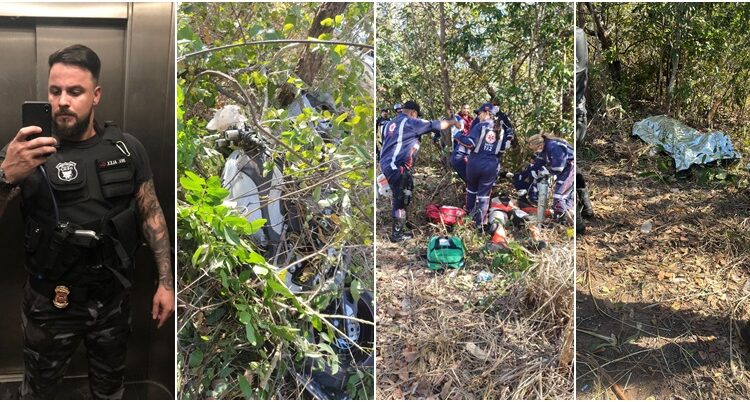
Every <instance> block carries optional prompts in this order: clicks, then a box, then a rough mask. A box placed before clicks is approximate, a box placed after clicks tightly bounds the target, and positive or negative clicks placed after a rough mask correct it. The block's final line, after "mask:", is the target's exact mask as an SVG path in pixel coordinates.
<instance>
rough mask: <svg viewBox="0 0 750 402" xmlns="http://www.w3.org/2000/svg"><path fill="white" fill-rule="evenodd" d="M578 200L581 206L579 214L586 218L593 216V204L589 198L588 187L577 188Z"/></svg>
mask: <svg viewBox="0 0 750 402" xmlns="http://www.w3.org/2000/svg"><path fill="white" fill-rule="evenodd" d="M578 200H579V202H580V206H581V216H583V217H584V218H586V219H591V218H593V217H594V206H593V205H592V204H591V198H589V189H587V188H579V189H578Z"/></svg>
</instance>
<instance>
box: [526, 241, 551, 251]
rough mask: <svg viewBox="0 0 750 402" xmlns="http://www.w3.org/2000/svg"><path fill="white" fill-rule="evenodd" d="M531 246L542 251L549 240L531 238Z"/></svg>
mask: <svg viewBox="0 0 750 402" xmlns="http://www.w3.org/2000/svg"><path fill="white" fill-rule="evenodd" d="M528 244H529V248H530V249H533V250H536V251H542V250H544V249H545V248H546V247H547V242H546V241H544V240H529V243H528Z"/></svg>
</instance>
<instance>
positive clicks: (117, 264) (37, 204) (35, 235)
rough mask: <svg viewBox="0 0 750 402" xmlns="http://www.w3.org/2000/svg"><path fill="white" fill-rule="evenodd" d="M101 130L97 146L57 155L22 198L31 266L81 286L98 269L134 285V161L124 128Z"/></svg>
mask: <svg viewBox="0 0 750 402" xmlns="http://www.w3.org/2000/svg"><path fill="white" fill-rule="evenodd" d="M97 133H98V134H97V135H101V136H102V137H101V140H100V141H98V143H96V144H95V145H93V146H91V147H88V148H76V147H68V148H66V147H65V146H64V145H63V146H62V147H61V148H60V149H59V150H58V152H57V153H55V154H53V155H51V156H50V157H49V158H48V159H47V161H46V162H45V163H44V165H43V168H44V169H43V171H41V170H40V171H39V172H37V173H36V175H37V178H40V177H41V179H40V180H38V181H39V183H38V185H37V186H36V187H37V188H36V191H35V192H34V193H35V195H34V196H33V197H24V199H23V202H22V211H23V216H24V219H25V222H26V236H25V245H26V268H27V270H28V271H29V272H30V273H31V274H32V275H33V276H34V277H35V278H36V279H44V280H49V281H60V280H62V281H66V282H76V281H82V280H85V276H86V275H87V273H86V272H87V270H88V269H89V268H91V267H96V268H97V269H100V268H107V269H108V271H111V272H112V273H113V274H114V275H115V276H116V277H117V279H119V280H120V281H121V282H123V280H125V281H124V282H123V285H125V286H126V287H128V286H129V281H127V279H126V278H125V277H126V276H130V275H129V273H128V272H127V271H128V268H130V267H131V265H132V264H131V262H132V257H133V255H134V254H135V252H136V250H137V248H138V246H139V244H140V238H139V233H140V230H139V219H138V214H137V208H136V202H135V193H136V191H137V189H136V182H135V181H136V177H135V166H134V164H133V162H134V158H133V155H132V154H131V148H129V146H128V144H127V141H126V139H125V136H124V135H123V133H122V131H121V130H120V129H119V128H118V127H117V126H115V125H113V124H108V125H105V129H104V130H97ZM61 211H64V213H62V214H61ZM92 211H95V212H94V215H93V216H92Z"/></svg>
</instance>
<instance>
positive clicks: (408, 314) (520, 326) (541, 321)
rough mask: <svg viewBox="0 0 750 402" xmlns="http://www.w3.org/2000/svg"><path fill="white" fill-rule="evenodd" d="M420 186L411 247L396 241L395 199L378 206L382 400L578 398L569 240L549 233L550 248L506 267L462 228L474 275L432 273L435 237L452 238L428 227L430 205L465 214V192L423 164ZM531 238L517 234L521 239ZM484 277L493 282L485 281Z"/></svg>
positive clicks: (560, 232)
mask: <svg viewBox="0 0 750 402" xmlns="http://www.w3.org/2000/svg"><path fill="white" fill-rule="evenodd" d="M415 187H416V188H415V197H414V201H413V202H412V205H411V207H410V212H409V220H410V221H411V222H413V223H414V226H415V229H414V235H415V236H414V239H412V240H407V241H405V242H402V243H399V244H393V243H391V242H390V241H389V240H388V234H389V233H390V230H391V220H390V210H391V208H390V199H389V198H384V197H379V198H378V200H377V212H378V225H377V236H376V246H377V264H376V286H377V288H376V292H377V293H376V294H377V321H376V322H377V358H376V377H377V381H376V383H377V394H376V398H377V399H469V400H471V399H571V398H572V395H573V372H572V370H573V369H572V364H571V363H570V360H571V359H572V351H573V349H572V308H573V305H572V289H573V274H572V267H573V256H572V254H573V253H572V251H573V241H572V239H571V238H569V237H568V236H569V234H570V232H569V231H568V230H566V229H565V228H560V227H557V228H550V229H546V232H548V233H547V234H548V235H549V236H550V238H552V239H553V240H552V246H551V247H548V249H546V250H545V251H544V252H542V253H538V252H534V253H530V254H525V253H521V254H522V255H521V256H519V258H518V260H513V262H511V263H510V264H505V265H503V264H498V263H497V260H495V258H496V254H490V253H485V252H483V251H482V247H483V245H484V243H485V242H486V241H488V240H489V236H479V235H477V234H475V231H474V230H473V228H472V227H470V226H469V225H466V226H464V227H459V228H457V229H456V230H455V232H454V233H453V234H454V235H458V236H459V237H461V239H462V240H463V241H464V242H465V243H466V247H467V249H468V252H467V265H466V267H465V268H463V269H459V270H448V271H447V272H431V271H429V270H427V264H426V261H425V259H424V258H422V256H424V254H425V253H426V247H427V242H428V239H429V237H430V236H431V235H437V234H445V233H446V231H445V229H444V228H442V227H438V226H437V225H431V224H429V223H427V221H426V218H425V217H424V215H423V211H424V207H425V205H426V204H428V203H429V202H430V200H432V202H436V203H438V204H445V205H454V206H462V205H463V201H464V200H463V197H464V194H465V192H464V188H463V185H462V183H460V181H459V180H458V176H456V175H455V173H452V172H451V173H449V172H447V171H446V170H444V169H442V168H435V167H429V166H427V167H426V166H424V165H422V166H417V168H416V173H415ZM504 188H506V189H507V190H510V189H511V186H510V184H509V183H505V187H504ZM493 195H495V193H494V192H493ZM525 233H526V232H525V230H517V231H516V232H514V234H515V238H516V240H518V241H519V242H521V243H523V242H524V241H526V240H527V237H526V234H525ZM524 256H526V257H524ZM527 258H528V259H527ZM525 263H528V266H527V267H526V268H525V269H523V268H522V267H523V266H525V265H524V264H525ZM482 270H485V271H489V272H491V273H492V274H493V275H494V276H493V277H492V279H491V280H489V281H486V282H481V283H480V282H477V280H476V276H477V274H478V273H479V272H480V271H482ZM566 333H568V334H571V335H569V336H568V337H567V338H566V337H565V334H566Z"/></svg>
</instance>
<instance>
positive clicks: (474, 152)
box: [466, 103, 513, 229]
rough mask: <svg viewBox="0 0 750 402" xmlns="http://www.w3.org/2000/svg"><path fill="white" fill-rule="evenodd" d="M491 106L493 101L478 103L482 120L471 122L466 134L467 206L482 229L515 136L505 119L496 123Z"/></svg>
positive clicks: (479, 116)
mask: <svg viewBox="0 0 750 402" xmlns="http://www.w3.org/2000/svg"><path fill="white" fill-rule="evenodd" d="M492 108H493V106H492V104H491V103H485V104H484V105H482V106H481V107H479V109H478V110H477V112H478V119H479V122H478V123H476V124H474V125H473V126H472V128H471V132H470V133H469V136H468V137H467V138H466V140H467V144H466V145H467V148H469V149H470V150H471V152H470V153H469V158H468V162H467V164H466V209H467V210H468V211H469V213H470V214H472V216H473V217H474V223H476V225H477V228H480V229H483V228H484V227H483V225H484V224H485V223H486V222H485V221H486V219H487V212H488V211H489V208H490V193H491V192H492V187H493V186H494V184H495V181H496V180H497V173H498V171H499V170H500V158H501V157H502V154H503V153H504V152H505V150H506V149H507V148H508V147H509V146H510V143H511V141H512V139H513V131H512V130H508V131H506V130H505V129H504V127H503V125H504V124H503V123H500V124H498V126H495V124H494V118H493V112H492Z"/></svg>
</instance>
